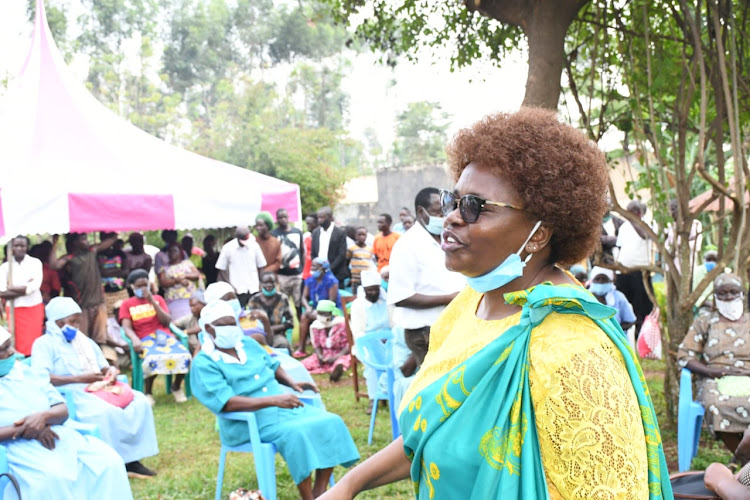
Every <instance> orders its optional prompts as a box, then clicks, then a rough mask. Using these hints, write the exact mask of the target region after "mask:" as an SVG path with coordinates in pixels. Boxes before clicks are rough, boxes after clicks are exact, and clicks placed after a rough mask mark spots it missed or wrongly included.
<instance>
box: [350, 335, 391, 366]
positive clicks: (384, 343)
mask: <svg viewBox="0 0 750 500" xmlns="http://www.w3.org/2000/svg"><path fill="white" fill-rule="evenodd" d="M392 335H393V334H392V332H391V330H390V329H385V330H377V331H375V332H370V333H367V334H365V335H362V336H361V337H360V338H359V339H357V352H358V353H359V359H360V361H362V363H363V364H365V365H367V366H371V367H372V368H374V369H376V370H379V371H386V370H388V369H389V368H391V362H392V360H393V350H392V346H391V338H392Z"/></svg>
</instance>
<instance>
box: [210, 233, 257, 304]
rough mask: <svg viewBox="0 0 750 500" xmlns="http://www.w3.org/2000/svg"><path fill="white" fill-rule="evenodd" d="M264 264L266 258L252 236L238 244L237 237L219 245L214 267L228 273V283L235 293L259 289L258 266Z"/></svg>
mask: <svg viewBox="0 0 750 500" xmlns="http://www.w3.org/2000/svg"><path fill="white" fill-rule="evenodd" d="M265 266H266V258H265V257H264V256H263V251H262V250H261V249H260V246H258V243H256V241H255V239H254V238H250V239H249V240H247V241H246V243H245V245H240V244H239V242H238V241H237V238H232V241H230V242H229V243H227V244H226V245H224V246H223V247H221V252H220V253H219V259H218V260H217V261H216V269H219V270H221V271H227V272H228V273H229V283H230V284H231V285H232V286H233V287H234V289H235V290H236V291H237V293H238V294H239V293H256V292H259V291H260V280H259V279H258V268H259V267H265Z"/></svg>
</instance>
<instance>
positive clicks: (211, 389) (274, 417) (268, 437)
mask: <svg viewBox="0 0 750 500" xmlns="http://www.w3.org/2000/svg"><path fill="white" fill-rule="evenodd" d="M209 342H210V341H209ZM209 342H204V345H203V348H202V349H201V351H200V352H199V353H198V355H197V356H195V359H194V360H193V366H192V368H191V369H190V383H191V387H192V390H193V395H195V397H197V398H198V400H199V401H200V402H201V403H203V404H204V405H205V406H206V407H208V409H209V410H211V411H212V412H214V413H219V412H221V411H222V409H223V408H224V405H226V403H227V401H229V399H230V398H231V397H232V396H247V397H262V396H275V395H279V394H284V393H285V391H284V390H283V389H282V385H281V384H280V383H279V382H278V381H277V380H276V369H277V368H278V366H279V360H278V359H277V358H274V357H271V356H269V355H268V353H267V352H266V351H265V349H263V348H262V347H261V346H260V344H258V343H257V342H256V341H255V340H253V339H251V338H249V337H245V338H244V339H243V340H242V351H238V355H239V356H240V360H239V361H237V359H235V358H232V357H230V356H227V355H225V354H224V353H221V352H220V351H219V350H216V349H214V348H213V343H212V342H211V343H210V344H209ZM255 416H256V417H257V420H258V430H259V433H260V438H261V440H262V441H265V442H267V443H273V444H275V445H276V449H277V450H278V451H279V453H281V456H282V457H284V460H286V462H287V464H288V466H289V472H290V473H291V475H292V479H293V480H294V482H295V484H299V483H301V482H302V481H304V480H305V479H306V478H307V477H308V476H309V475H310V474H311V473H312V472H313V471H314V470H316V469H326V468H329V467H334V466H336V465H343V466H345V467H348V466H350V465H352V464H354V463H355V462H356V461H357V460H359V452H358V451H357V447H356V446H355V445H354V442H353V441H352V437H351V435H350V434H349V430H348V429H347V428H346V424H345V423H344V421H343V420H341V417H339V416H338V415H334V414H332V413H328V412H326V411H324V410H322V409H320V408H316V407H313V406H310V405H305V406H303V407H301V408H295V409H293V410H288V409H283V408H278V407H270V408H263V409H261V410H257V411H256V412H255ZM219 432H220V433H221V441H222V443H224V444H227V445H230V446H236V445H239V444H241V443H246V442H247V441H249V440H250V436H249V435H248V432H247V424H246V423H244V422H239V421H235V420H225V419H222V418H219Z"/></svg>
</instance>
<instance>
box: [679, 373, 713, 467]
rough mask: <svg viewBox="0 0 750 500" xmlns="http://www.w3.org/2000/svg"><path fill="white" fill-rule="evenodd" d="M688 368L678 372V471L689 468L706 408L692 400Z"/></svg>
mask: <svg viewBox="0 0 750 500" xmlns="http://www.w3.org/2000/svg"><path fill="white" fill-rule="evenodd" d="M691 375H692V374H691V373H690V370H688V369H687V368H683V369H682V372H681V373H680V398H679V404H678V413H677V463H678V468H679V471H680V472H685V471H686V470H689V469H690V463H691V462H692V461H693V458H694V457H695V455H696V454H697V453H698V441H699V440H700V437H701V424H702V423H703V415H704V414H705V412H706V410H705V409H704V408H703V406H701V405H700V403H696V402H695V401H693V379H692V376H691Z"/></svg>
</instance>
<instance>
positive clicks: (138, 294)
mask: <svg viewBox="0 0 750 500" xmlns="http://www.w3.org/2000/svg"><path fill="white" fill-rule="evenodd" d="M133 295H135V296H136V297H138V298H139V299H142V298H143V288H136V289H135V290H133Z"/></svg>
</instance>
